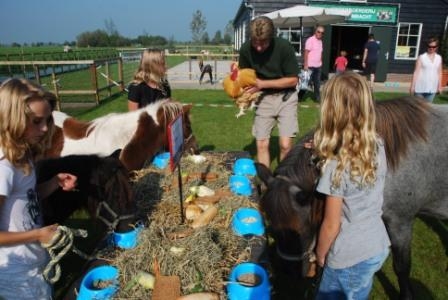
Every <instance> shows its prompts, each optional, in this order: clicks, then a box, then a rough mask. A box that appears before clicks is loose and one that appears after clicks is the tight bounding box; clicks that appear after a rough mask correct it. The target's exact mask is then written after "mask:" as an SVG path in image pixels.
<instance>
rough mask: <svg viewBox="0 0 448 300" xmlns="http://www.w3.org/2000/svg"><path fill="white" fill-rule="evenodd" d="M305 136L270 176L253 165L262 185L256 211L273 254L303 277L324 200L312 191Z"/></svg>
mask: <svg viewBox="0 0 448 300" xmlns="http://www.w3.org/2000/svg"><path fill="white" fill-rule="evenodd" d="M310 138H311V135H308V136H306V137H305V138H304V139H302V141H301V142H299V143H298V144H297V145H295V146H294V148H293V149H292V150H291V151H290V152H289V154H288V155H287V156H286V157H285V159H284V160H283V161H282V162H280V164H279V165H278V167H277V169H276V170H275V172H274V173H272V172H271V171H270V170H269V169H268V168H267V167H266V166H264V165H262V164H258V163H257V164H256V168H257V174H258V177H259V178H260V179H261V180H262V181H263V183H264V184H265V185H266V188H267V189H266V191H265V192H264V194H263V195H262V197H261V199H260V208H261V210H262V212H263V213H264V214H265V216H266V218H267V220H268V221H269V225H270V230H271V233H272V236H273V237H274V239H275V242H276V248H277V253H278V255H279V257H280V258H281V259H283V260H286V261H288V264H287V265H288V266H290V267H291V266H293V267H294V268H299V269H301V275H302V276H306V275H307V274H308V273H309V270H310V266H311V264H310V262H311V261H312V260H313V257H314V255H313V253H314V247H315V243H316V236H317V232H318V229H319V226H320V223H321V221H322V217H323V208H324V201H323V198H322V195H320V194H318V193H317V192H316V191H315V186H316V181H317V178H318V174H319V172H318V169H317V167H316V164H315V161H314V156H313V150H312V149H309V148H307V147H306V146H305V144H306V143H307V142H308V141H309V139H310Z"/></svg>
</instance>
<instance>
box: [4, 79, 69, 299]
mask: <svg viewBox="0 0 448 300" xmlns="http://www.w3.org/2000/svg"><path fill="white" fill-rule="evenodd" d="M54 100H55V98H54V95H52V94H50V93H48V92H44V91H43V90H42V89H41V88H40V87H38V86H36V85H34V84H32V83H31V82H29V81H27V80H24V79H10V80H7V81H5V82H4V83H3V84H2V85H1V86H0V299H50V298H51V286H50V284H48V283H47V282H46V281H45V280H44V279H43V277H42V270H43V268H44V267H45V265H46V263H47V262H48V255H47V251H46V250H45V249H44V248H43V247H42V246H41V243H47V242H49V241H50V240H51V238H52V237H53V235H54V234H55V233H56V230H57V224H53V225H50V226H45V227H42V226H43V224H42V215H41V210H40V207H41V206H40V202H39V201H40V199H44V198H45V197H46V196H48V195H49V194H50V193H52V192H53V191H55V190H56V189H57V188H59V187H62V188H63V189H64V190H71V189H73V188H74V187H75V184H76V177H75V176H73V175H70V174H66V173H61V174H58V175H57V176H55V177H54V178H52V179H51V180H49V181H47V182H45V183H43V184H41V185H39V186H37V187H36V175H35V170H34V164H33V163H34V161H35V160H36V159H39V157H40V156H41V155H42V153H43V152H44V151H45V150H46V149H47V148H48V147H49V146H50V139H49V138H50V136H51V134H52V133H53V126H54V125H53V118H52V115H51V112H52V109H53V108H54Z"/></svg>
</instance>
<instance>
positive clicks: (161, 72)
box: [128, 49, 171, 111]
mask: <svg viewBox="0 0 448 300" xmlns="http://www.w3.org/2000/svg"><path fill="white" fill-rule="evenodd" d="M128 89H129V92H128V109H129V111H132V110H136V109H139V108H142V107H144V106H146V105H148V104H150V103H153V102H155V101H157V100H160V99H164V98H169V97H171V88H170V85H169V83H168V80H167V78H166V65H165V54H164V52H163V51H162V50H159V49H146V50H144V51H143V54H142V58H141V60H140V65H139V67H138V70H137V72H135V75H134V79H133V81H132V82H131V84H130V85H129V88H128Z"/></svg>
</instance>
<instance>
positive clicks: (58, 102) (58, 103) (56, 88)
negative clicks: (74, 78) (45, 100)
mask: <svg viewBox="0 0 448 300" xmlns="http://www.w3.org/2000/svg"><path fill="white" fill-rule="evenodd" d="M51 79H52V81H53V89H54V95H55V96H56V109H57V110H61V98H60V96H59V86H58V81H57V79H56V74H55V73H54V70H53V73H51Z"/></svg>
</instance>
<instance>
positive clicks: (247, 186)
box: [229, 175, 252, 196]
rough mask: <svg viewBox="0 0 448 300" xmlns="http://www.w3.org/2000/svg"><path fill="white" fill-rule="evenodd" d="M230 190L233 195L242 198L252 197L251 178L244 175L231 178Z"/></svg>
mask: <svg viewBox="0 0 448 300" xmlns="http://www.w3.org/2000/svg"><path fill="white" fill-rule="evenodd" d="M229 185H230V190H231V191H232V193H234V194H236V195H241V196H250V195H251V194H252V186H251V183H250V180H249V178H247V177H246V176H242V175H232V176H230V178H229Z"/></svg>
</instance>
